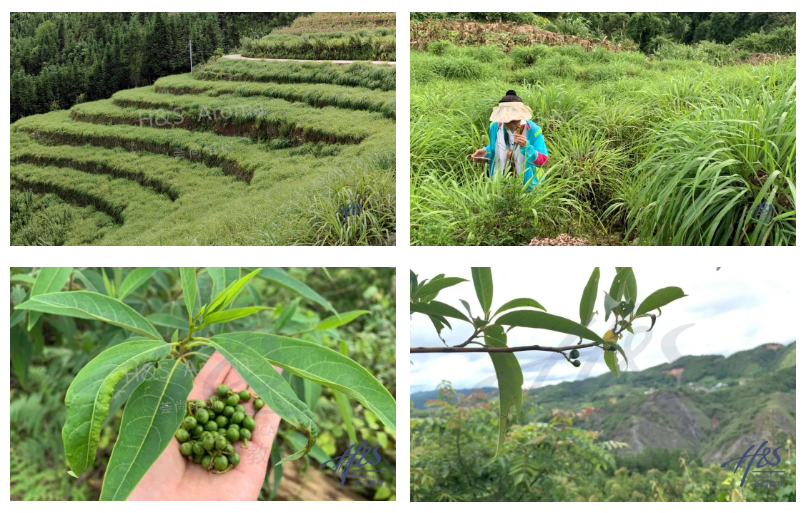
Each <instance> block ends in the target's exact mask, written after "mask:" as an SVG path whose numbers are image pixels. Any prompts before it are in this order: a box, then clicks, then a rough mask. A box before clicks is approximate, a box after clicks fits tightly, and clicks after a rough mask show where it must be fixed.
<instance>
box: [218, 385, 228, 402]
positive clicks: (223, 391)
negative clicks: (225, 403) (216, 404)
mask: <svg viewBox="0 0 806 513" xmlns="http://www.w3.org/2000/svg"><path fill="white" fill-rule="evenodd" d="M228 393H229V387H228V386H227V385H225V384H224V383H221V384H220V385H218V388H216V394H218V397H220V398H221V399H223V398H225V397H227V394H228Z"/></svg>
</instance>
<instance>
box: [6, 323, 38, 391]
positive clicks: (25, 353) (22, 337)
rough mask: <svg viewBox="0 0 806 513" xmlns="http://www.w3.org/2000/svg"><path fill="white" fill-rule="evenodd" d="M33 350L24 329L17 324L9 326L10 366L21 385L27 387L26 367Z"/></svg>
mask: <svg viewBox="0 0 806 513" xmlns="http://www.w3.org/2000/svg"><path fill="white" fill-rule="evenodd" d="M33 355H34V351H33V346H32V345H31V342H30V341H29V340H28V336H27V335H26V333H25V330H24V329H23V327H22V326H20V325H19V324H17V325H15V326H13V327H12V328H11V368H12V369H14V373H15V374H16V375H17V379H19V380H20V383H21V384H22V386H23V387H25V388H27V387H28V367H30V366H31V358H33Z"/></svg>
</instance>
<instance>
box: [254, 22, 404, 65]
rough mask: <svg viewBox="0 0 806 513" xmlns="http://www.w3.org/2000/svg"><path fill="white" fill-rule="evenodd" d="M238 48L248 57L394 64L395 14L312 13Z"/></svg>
mask: <svg viewBox="0 0 806 513" xmlns="http://www.w3.org/2000/svg"><path fill="white" fill-rule="evenodd" d="M241 46H242V53H243V55H245V56H247V57H259V58H268V57H270V58H275V59H322V60H334V59H335V60H339V59H345V60H363V61H394V60H395V13H393V12H342V13H338V12H336V13H334V12H319V13H313V14H312V15H310V16H301V17H299V18H297V19H295V20H294V23H292V24H291V26H289V27H283V28H281V29H278V30H275V31H273V32H271V33H270V34H269V35H267V36H264V37H262V38H259V39H252V38H244V39H243V41H242V42H241Z"/></svg>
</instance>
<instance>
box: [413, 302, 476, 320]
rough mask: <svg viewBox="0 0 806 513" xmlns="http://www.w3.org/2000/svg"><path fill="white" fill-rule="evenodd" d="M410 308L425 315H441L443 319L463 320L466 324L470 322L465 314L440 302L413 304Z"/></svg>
mask: <svg viewBox="0 0 806 513" xmlns="http://www.w3.org/2000/svg"><path fill="white" fill-rule="evenodd" d="M409 308H410V309H411V311H412V312H417V313H423V314H426V315H441V316H443V317H451V318H453V319H461V320H463V321H465V322H470V319H468V318H467V317H465V314H463V313H462V312H460V311H459V310H457V309H456V308H454V307H452V306H450V305H446V304H445V303H440V302H439V301H431V302H430V303H411V304H410V306H409Z"/></svg>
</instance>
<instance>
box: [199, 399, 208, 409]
mask: <svg viewBox="0 0 806 513" xmlns="http://www.w3.org/2000/svg"><path fill="white" fill-rule="evenodd" d="M196 408H199V409H201V408H207V401H205V400H204V399H197V400H196Z"/></svg>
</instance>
